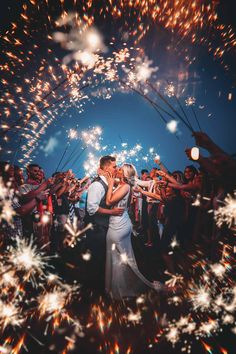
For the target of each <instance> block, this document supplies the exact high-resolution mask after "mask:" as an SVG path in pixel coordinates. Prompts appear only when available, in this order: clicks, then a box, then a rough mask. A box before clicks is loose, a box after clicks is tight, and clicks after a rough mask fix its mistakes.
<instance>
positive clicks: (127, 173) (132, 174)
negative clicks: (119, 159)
mask: <svg viewBox="0 0 236 354" xmlns="http://www.w3.org/2000/svg"><path fill="white" fill-rule="evenodd" d="M121 168H122V170H123V173H124V181H125V182H126V183H128V184H129V185H130V186H131V187H133V186H134V185H135V179H136V177H137V176H138V174H137V171H136V168H135V167H134V166H133V165H131V164H129V163H124V164H123V165H122V167H121Z"/></svg>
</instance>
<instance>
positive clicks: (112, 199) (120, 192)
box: [106, 178, 130, 206]
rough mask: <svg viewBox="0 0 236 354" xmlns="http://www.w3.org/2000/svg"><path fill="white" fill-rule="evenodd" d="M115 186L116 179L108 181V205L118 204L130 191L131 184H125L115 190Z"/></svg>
mask: <svg viewBox="0 0 236 354" xmlns="http://www.w3.org/2000/svg"><path fill="white" fill-rule="evenodd" d="M113 186H114V179H113V178H112V179H111V180H110V181H109V182H108V191H107V195H106V204H107V205H108V206H113V205H114V204H117V203H118V202H119V201H120V200H121V199H122V198H124V196H125V195H126V194H127V193H128V192H129V189H130V187H129V185H128V184H124V185H122V186H121V187H119V188H118V189H116V190H115V192H113Z"/></svg>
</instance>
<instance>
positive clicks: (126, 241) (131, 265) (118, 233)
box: [103, 163, 162, 300]
mask: <svg viewBox="0 0 236 354" xmlns="http://www.w3.org/2000/svg"><path fill="white" fill-rule="evenodd" d="M103 175H104V176H105V177H106V179H107V182H108V191H107V194H106V204H107V205H108V206H110V207H119V208H121V207H122V208H124V213H123V214H122V216H111V217H110V221H109V229H108V232H107V241H106V274H105V286H106V292H107V293H109V294H110V295H111V297H112V298H113V299H116V300H118V299H122V298H126V297H133V296H138V295H140V294H141V293H143V292H144V291H145V290H147V288H148V287H150V288H153V289H155V290H161V289H162V285H161V283H159V282H157V281H155V282H153V283H152V282H150V281H148V280H147V279H146V278H145V277H144V276H143V275H142V274H141V273H140V271H139V270H138V267H137V263H136V261H135V257H134V253H133V249H132V245H131V231H132V223H131V220H130V218H129V214H128V207H129V203H130V200H131V195H132V186H133V185H134V184H135V179H136V176H137V172H136V169H135V168H134V166H133V165H131V164H128V163H124V164H123V165H122V167H121V168H120V169H118V170H117V173H116V176H115V177H116V178H114V177H113V176H111V174H109V173H104V172H103ZM116 180H118V181H119V182H118V185H117V187H116V188H115V189H114V185H115V181H116Z"/></svg>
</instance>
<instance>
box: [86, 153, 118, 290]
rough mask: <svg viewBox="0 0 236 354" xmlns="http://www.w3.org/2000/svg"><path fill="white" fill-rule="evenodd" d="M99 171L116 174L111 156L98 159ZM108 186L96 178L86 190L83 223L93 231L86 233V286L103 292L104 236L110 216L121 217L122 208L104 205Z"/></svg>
mask: <svg viewBox="0 0 236 354" xmlns="http://www.w3.org/2000/svg"><path fill="white" fill-rule="evenodd" d="M99 167H100V169H101V170H103V171H104V172H109V173H110V174H111V175H112V176H115V174H116V169H117V167H116V159H115V157H113V156H109V155H107V156H103V157H102V158H101V159H100V166H99ZM107 190H108V184H107V180H106V177H104V176H98V177H97V178H95V179H94V181H93V182H92V184H91V185H90V187H89V189H88V195H87V201H86V207H85V211H86V214H85V223H86V224H88V223H92V224H93V230H88V231H87V232H86V241H87V242H86V244H87V250H88V251H90V252H91V259H90V261H89V262H88V264H87V266H88V267H87V270H88V272H86V276H88V277H87V280H88V281H89V284H88V286H89V287H91V288H92V289H93V290H98V291H104V287H105V284H104V283H105V281H104V279H105V261H106V234H107V231H108V227H109V217H110V215H117V216H119V215H122V214H123V212H124V209H123V208H113V209H111V208H110V207H108V206H107V205H106V194H107Z"/></svg>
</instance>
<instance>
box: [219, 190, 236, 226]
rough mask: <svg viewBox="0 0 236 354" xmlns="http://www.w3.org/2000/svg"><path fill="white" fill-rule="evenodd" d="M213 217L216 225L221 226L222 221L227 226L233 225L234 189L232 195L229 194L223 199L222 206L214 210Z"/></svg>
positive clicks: (234, 217) (235, 195)
mask: <svg viewBox="0 0 236 354" xmlns="http://www.w3.org/2000/svg"><path fill="white" fill-rule="evenodd" d="M214 218H215V220H216V224H217V226H219V227H221V226H222V225H223V224H224V223H226V224H227V225H228V227H232V226H235V220H236V191H235V192H234V195H233V196H231V195H230V194H228V195H227V197H226V198H225V200H224V206H223V207H219V208H218V209H217V210H215V211H214Z"/></svg>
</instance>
